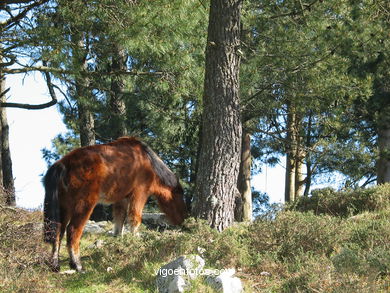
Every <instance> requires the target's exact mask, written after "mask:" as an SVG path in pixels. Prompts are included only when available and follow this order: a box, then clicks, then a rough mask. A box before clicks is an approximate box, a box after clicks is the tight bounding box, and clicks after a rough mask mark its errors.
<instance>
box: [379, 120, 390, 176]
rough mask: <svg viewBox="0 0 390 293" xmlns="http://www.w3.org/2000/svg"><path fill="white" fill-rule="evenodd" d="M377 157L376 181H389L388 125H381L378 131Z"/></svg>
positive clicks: (389, 130)
mask: <svg viewBox="0 0 390 293" xmlns="http://www.w3.org/2000/svg"><path fill="white" fill-rule="evenodd" d="M378 148H379V159H378V162H377V177H378V178H377V183H378V184H383V183H387V182H390V127H389V125H387V126H386V125H383V126H382V127H381V128H380V129H379V131H378Z"/></svg>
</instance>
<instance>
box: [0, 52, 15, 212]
mask: <svg viewBox="0 0 390 293" xmlns="http://www.w3.org/2000/svg"><path fill="white" fill-rule="evenodd" d="M1 60H2V58H1V56H0V61H1ZM5 92H6V87H5V76H4V74H3V72H2V71H1V68H0V102H6V98H5ZM0 127H1V137H0V138H1V154H0V155H1V157H0V161H1V164H0V166H1V171H0V173H1V179H0V187H1V188H2V189H3V190H1V191H0V192H2V193H3V192H4V193H5V203H6V204H7V205H11V206H14V205H16V200H15V184H14V177H13V173H12V159H11V152H10V148H9V126H8V120H7V112H6V109H5V108H0Z"/></svg>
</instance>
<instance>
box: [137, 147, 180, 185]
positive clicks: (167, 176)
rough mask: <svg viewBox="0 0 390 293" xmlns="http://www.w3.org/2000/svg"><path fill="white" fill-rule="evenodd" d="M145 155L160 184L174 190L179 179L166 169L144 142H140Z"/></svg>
mask: <svg viewBox="0 0 390 293" xmlns="http://www.w3.org/2000/svg"><path fill="white" fill-rule="evenodd" d="M141 143H142V146H143V149H144V151H145V153H146V154H147V156H148V158H149V161H150V163H151V164H152V167H153V169H154V171H155V172H156V174H157V176H158V178H160V182H161V183H162V184H164V185H166V186H169V187H172V188H175V187H177V186H178V185H179V179H178V178H177V177H176V175H175V174H174V173H173V172H172V171H171V170H170V169H169V168H168V166H167V165H165V163H164V162H163V161H162V160H161V159H160V157H159V156H158V155H157V154H156V153H155V152H154V151H153V150H152V149H151V148H150V147H149V146H148V145H147V144H146V143H144V142H141Z"/></svg>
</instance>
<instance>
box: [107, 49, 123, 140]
mask: <svg viewBox="0 0 390 293" xmlns="http://www.w3.org/2000/svg"><path fill="white" fill-rule="evenodd" d="M113 48H114V50H113V57H112V65H111V70H112V71H126V70H127V66H126V59H127V56H126V51H125V50H124V49H122V48H120V47H119V46H118V45H115V44H114V45H113ZM124 90H125V83H124V80H123V77H122V76H120V75H117V76H113V77H112V78H111V95H110V101H109V104H110V110H111V117H110V120H111V123H112V129H113V138H114V139H117V138H118V137H121V136H125V135H127V127H126V104H125V101H124V99H123V92H124Z"/></svg>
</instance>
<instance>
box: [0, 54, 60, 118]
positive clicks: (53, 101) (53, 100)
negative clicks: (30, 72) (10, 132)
mask: <svg viewBox="0 0 390 293" xmlns="http://www.w3.org/2000/svg"><path fill="white" fill-rule="evenodd" d="M42 63H43V64H44V66H46V62H45V61H42ZM44 75H45V79H46V84H47V88H48V90H49V94H50V97H51V101H50V102H47V103H43V104H38V105H31V104H21V103H6V102H5V103H0V107H8V108H20V109H27V110H41V109H45V108H49V107H51V106H54V105H55V104H57V101H58V100H57V95H56V92H55V90H54V86H53V84H52V82H51V76H50V73H49V72H44ZM4 94H5V93H4Z"/></svg>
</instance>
